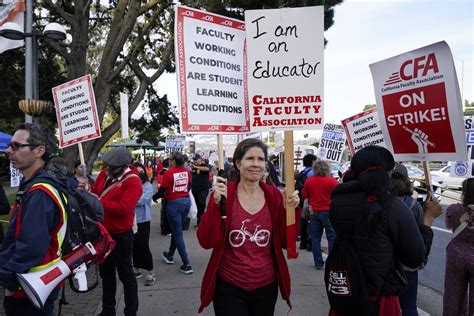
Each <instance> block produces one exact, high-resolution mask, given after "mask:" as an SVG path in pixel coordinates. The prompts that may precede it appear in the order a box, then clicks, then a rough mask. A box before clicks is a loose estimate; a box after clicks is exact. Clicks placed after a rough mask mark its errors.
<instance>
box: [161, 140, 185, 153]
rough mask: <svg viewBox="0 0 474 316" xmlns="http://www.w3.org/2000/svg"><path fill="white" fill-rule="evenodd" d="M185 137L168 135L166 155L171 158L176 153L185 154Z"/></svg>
mask: <svg viewBox="0 0 474 316" xmlns="http://www.w3.org/2000/svg"><path fill="white" fill-rule="evenodd" d="M185 139H186V136H184V135H168V136H166V143H165V154H166V155H167V156H168V157H169V156H170V155H171V154H172V153H174V152H175V151H179V152H181V153H184V141H185Z"/></svg>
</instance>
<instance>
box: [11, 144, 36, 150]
mask: <svg viewBox="0 0 474 316" xmlns="http://www.w3.org/2000/svg"><path fill="white" fill-rule="evenodd" d="M38 146H39V145H36V144H21V143H17V142H10V144H8V147H11V148H12V149H13V150H15V151H17V150H18V149H20V148H22V147H33V148H34V147H38Z"/></svg>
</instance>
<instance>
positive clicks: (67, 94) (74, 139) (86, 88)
mask: <svg viewBox="0 0 474 316" xmlns="http://www.w3.org/2000/svg"><path fill="white" fill-rule="evenodd" d="M52 92H53V98H54V106H55V108H56V118H57V120H58V127H59V147H61V148H64V147H67V146H70V145H73V144H76V143H79V142H83V141H86V140H90V139H94V138H99V137H101V133H100V123H99V118H98V115H97V107H96V104H95V96H94V88H93V87H92V79H91V76H90V75H87V76H83V77H80V78H77V79H74V80H72V81H69V82H66V83H64V84H62V85H59V86H57V87H54V88H53V89H52Z"/></svg>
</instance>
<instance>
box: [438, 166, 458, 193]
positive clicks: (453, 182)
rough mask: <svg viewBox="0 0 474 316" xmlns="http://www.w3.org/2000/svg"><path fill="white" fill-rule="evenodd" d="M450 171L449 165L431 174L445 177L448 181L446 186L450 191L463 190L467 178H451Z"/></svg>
mask: <svg viewBox="0 0 474 316" xmlns="http://www.w3.org/2000/svg"><path fill="white" fill-rule="evenodd" d="M450 169H451V165H447V166H446V167H443V168H441V169H439V170H438V171H431V174H435V175H438V176H440V177H443V178H444V179H446V182H445V183H446V185H447V186H448V188H450V189H456V190H461V189H462V182H463V181H464V180H465V179H466V178H461V177H451V175H450Z"/></svg>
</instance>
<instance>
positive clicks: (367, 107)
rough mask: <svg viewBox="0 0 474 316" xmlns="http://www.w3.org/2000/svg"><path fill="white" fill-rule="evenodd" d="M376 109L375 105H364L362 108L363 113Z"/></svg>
mask: <svg viewBox="0 0 474 316" xmlns="http://www.w3.org/2000/svg"><path fill="white" fill-rule="evenodd" d="M376 107H377V104H366V105H365V106H364V110H363V111H367V110H370V109H375V108H376Z"/></svg>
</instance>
